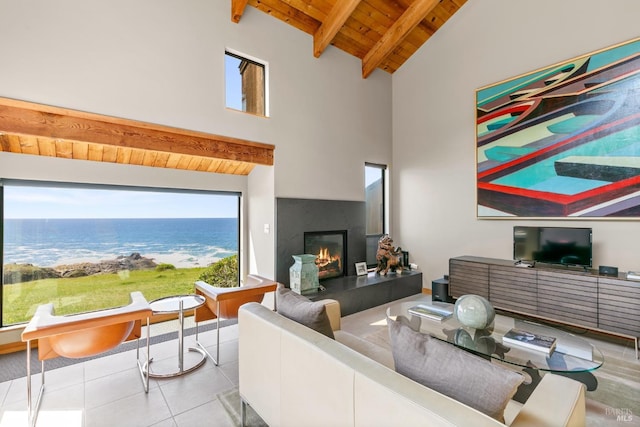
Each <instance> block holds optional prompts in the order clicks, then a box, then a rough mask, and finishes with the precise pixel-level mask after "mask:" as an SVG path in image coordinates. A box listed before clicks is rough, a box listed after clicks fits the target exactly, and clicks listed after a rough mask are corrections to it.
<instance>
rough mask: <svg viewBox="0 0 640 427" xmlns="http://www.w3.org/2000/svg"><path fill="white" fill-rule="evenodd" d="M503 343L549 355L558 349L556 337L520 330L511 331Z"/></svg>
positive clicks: (504, 337) (503, 338)
mask: <svg viewBox="0 0 640 427" xmlns="http://www.w3.org/2000/svg"><path fill="white" fill-rule="evenodd" d="M502 342H503V343H505V344H513V345H516V346H520V347H525V348H529V349H531V350H537V351H544V352H545V353H547V354H551V353H552V352H553V350H554V349H555V348H556V338H555V337H550V336H546V335H540V334H535V333H533V332H529V331H525V330H522V329H518V328H513V329H510V330H509V332H507V333H506V334H504V336H503V337H502Z"/></svg>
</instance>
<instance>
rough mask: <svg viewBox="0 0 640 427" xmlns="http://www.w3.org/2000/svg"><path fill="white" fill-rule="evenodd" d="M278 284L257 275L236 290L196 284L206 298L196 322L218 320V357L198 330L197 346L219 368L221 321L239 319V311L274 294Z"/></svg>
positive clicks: (274, 305)
mask: <svg viewBox="0 0 640 427" xmlns="http://www.w3.org/2000/svg"><path fill="white" fill-rule="evenodd" d="M277 286H278V282H276V281H273V280H270V279H266V278H264V277H261V276H257V275H252V274H250V275H248V276H247V280H245V282H244V284H243V285H242V286H239V287H235V288H216V287H214V286H211V285H210V284H208V283H206V282H203V281H197V282H196V283H195V290H196V294H198V295H202V296H204V298H205V303H204V305H203V306H202V307H199V308H197V309H196V314H195V321H196V322H200V321H203V320H212V319H216V357H215V358H214V357H213V355H211V354H210V353H209V352H208V351H207V350H206V349H205V348H204V346H203V345H202V344H201V343H200V341H199V339H198V330H197V328H196V344H197V345H198V346H199V347H200V348H201V349H202V350H204V351H205V353H206V354H207V355H208V356H209V358H210V359H211V360H212V361H213V363H214V364H215V365H216V366H217V365H218V364H219V360H220V319H236V318H238V309H239V308H240V306H241V305H242V304H246V303H248V302H258V303H260V302H262V300H263V299H264V295H265V294H266V293H267V292H274V291H275V290H276V288H277ZM273 307H274V309H275V307H276V297H275V292H274V294H273Z"/></svg>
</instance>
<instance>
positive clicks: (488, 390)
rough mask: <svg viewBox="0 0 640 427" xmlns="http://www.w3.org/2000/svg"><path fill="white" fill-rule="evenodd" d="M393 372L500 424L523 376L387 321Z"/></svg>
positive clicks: (404, 321) (402, 322) (401, 319)
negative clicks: (479, 412) (393, 365)
mask: <svg viewBox="0 0 640 427" xmlns="http://www.w3.org/2000/svg"><path fill="white" fill-rule="evenodd" d="M387 323H388V325H389V335H390V338H391V349H392V352H393V359H394V362H395V365H396V371H397V372H398V373H400V374H402V375H404V376H406V377H409V378H411V379H412V380H414V381H416V382H418V383H420V384H423V385H425V386H427V387H429V388H430V389H432V390H436V391H438V392H440V393H442V394H444V395H447V396H449V397H451V398H453V399H456V400H457V401H459V402H462V403H464V404H466V405H467V406H471V407H472V408H475V409H477V410H479V411H481V412H484V413H485V414H487V415H489V416H490V417H493V418H495V419H497V420H498V421H501V422H504V410H505V408H506V406H507V404H508V403H509V400H510V399H511V397H513V395H514V394H515V392H516V390H517V388H518V386H519V385H520V384H521V383H522V381H523V380H524V377H523V376H522V375H520V374H519V373H517V372H513V371H510V370H508V369H506V368H503V367H501V366H497V365H493V364H491V363H490V362H489V361H488V360H485V359H482V358H480V357H478V356H475V355H473V354H471V353H469V352H467V351H464V350H461V349H459V348H457V347H455V346H454V345H453V344H449V343H446V342H443V341H440V340H438V339H437V338H434V337H431V336H429V335H425V334H422V333H420V332H417V331H414V330H413V329H412V328H411V327H410V326H409V321H408V320H407V319H406V318H404V317H402V316H399V317H398V320H392V319H389V318H387Z"/></svg>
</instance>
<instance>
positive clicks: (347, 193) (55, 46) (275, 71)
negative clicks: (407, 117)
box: [0, 0, 391, 276]
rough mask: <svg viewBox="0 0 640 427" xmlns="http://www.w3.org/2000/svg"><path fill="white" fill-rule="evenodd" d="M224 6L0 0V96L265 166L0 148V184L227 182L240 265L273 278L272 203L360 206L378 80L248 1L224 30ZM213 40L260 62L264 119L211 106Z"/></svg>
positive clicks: (384, 98)
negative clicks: (246, 173) (254, 148)
mask: <svg viewBox="0 0 640 427" xmlns="http://www.w3.org/2000/svg"><path fill="white" fill-rule="evenodd" d="M230 5H231V0H215V1H210V0H136V1H133V2H132V1H130V0H114V1H109V2H104V1H97V0H60V1H55V2H51V1H47V0H24V1H19V2H16V1H12V0H0V16H2V18H3V19H2V21H3V25H1V26H0V58H2V66H1V67H0V96H3V97H7V98H16V99H21V100H25V101H32V102H37V103H42V104H49V105H55V106H61V107H66V108H71V109H76V110H84V111H90V112H93V113H98V114H106V115H112V116H117V117H125V118H129V119H134V120H141V121H147V122H152V123H160V124H163V125H169V126H175V127H179V128H186V129H194V130H199V131H204V132H210V133H214V134H219V135H227V136H232V137H237V138H244V139H248V140H253V141H259V142H265V143H270V144H273V145H275V147H276V149H275V167H274V168H271V170H270V171H265V170H264V169H262V168H256V172H254V173H253V174H255V176H254V175H252V177H251V178H250V179H247V178H239V177H227V176H222V175H220V176H216V175H214V174H205V173H201V172H176V171H167V170H161V169H153V170H148V169H147V168H143V167H134V166H130V167H127V166H122V165H102V164H97V163H95V164H94V163H92V164H91V165H90V166H83V165H81V164H80V163H81V162H77V161H71V162H67V161H64V160H60V159H41V158H37V157H31V156H12V155H10V154H7V153H0V178H2V177H11V178H17V177H20V178H31V179H36V176H37V177H38V178H37V179H50V180H63V181H79V182H86V181H90V182H104V183H129V184H139V185H141V184H142V183H143V182H144V185H157V186H164V187H178V188H207V189H214V190H220V189H227V188H228V189H231V190H238V189H240V191H243V192H244V193H245V194H244V195H245V196H246V197H245V201H246V206H247V212H244V215H245V218H246V220H247V222H246V224H247V226H248V229H247V230H245V231H246V233H245V238H246V242H252V246H251V247H250V248H249V247H247V248H245V249H247V250H245V253H244V254H243V256H244V258H243V260H244V261H245V262H246V261H247V260H251V262H250V267H251V268H252V269H253V268H255V269H256V270H251V271H250V272H252V273H259V274H263V275H266V276H271V275H273V273H274V255H273V250H274V237H273V236H274V232H273V227H274V198H275V197H299V198H316V199H339V200H364V163H365V162H366V161H368V162H376V163H385V164H386V163H389V162H390V160H391V76H390V75H388V74H387V73H385V72H383V71H376V72H374V73H373V74H372V75H371V76H370V77H369V78H368V79H367V80H363V79H362V77H361V63H360V61H359V60H358V59H357V58H354V57H352V56H350V55H348V54H346V53H344V52H342V51H340V50H338V49H336V48H334V47H329V48H328V49H327V50H326V52H325V53H324V54H323V55H322V57H321V58H319V59H316V58H314V57H313V54H312V46H313V43H312V38H311V36H309V35H307V34H305V33H303V32H301V31H299V30H297V29H295V28H293V27H291V26H289V25H287V24H285V23H283V22H281V21H279V20H277V19H275V18H272V17H270V16H269V15H267V14H265V13H262V12H260V11H258V10H256V9H254V8H252V7H249V6H248V7H247V8H246V11H245V14H244V16H243V18H242V20H241V21H240V23H239V24H234V23H232V22H231V19H230ZM225 48H229V49H232V50H234V51H236V52H240V53H244V54H246V55H249V56H252V57H255V58H259V59H261V60H263V61H265V62H266V63H267V64H268V70H269V76H270V81H269V92H270V113H271V114H270V117H269V118H261V117H256V116H253V115H249V114H244V113H240V112H237V111H232V110H228V109H225V106H224V104H225V96H224V95H225V84H224V51H225ZM9 165H10V166H11V171H15V172H10V171H9V168H7V167H5V166H9ZM143 177H147V178H148V179H147V178H143ZM140 180H141V181H140ZM123 181H124V182H123ZM252 203H255V206H252ZM264 224H270V227H271V233H270V234H265V233H264Z"/></svg>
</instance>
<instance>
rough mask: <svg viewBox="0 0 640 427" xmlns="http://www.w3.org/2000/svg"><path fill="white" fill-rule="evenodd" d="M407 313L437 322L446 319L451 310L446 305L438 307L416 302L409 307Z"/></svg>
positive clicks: (449, 315)
mask: <svg viewBox="0 0 640 427" xmlns="http://www.w3.org/2000/svg"><path fill="white" fill-rule="evenodd" d="M409 313H410V314H413V315H416V316H420V317H424V318H427V319H430V320H437V321H438V322H441V321H443V320H444V319H448V318H449V317H451V315H452V314H453V310H452V309H450V308H448V307H439V306H434V305H428V304H418V305H415V306H413V307H411V308H410V309H409Z"/></svg>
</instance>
